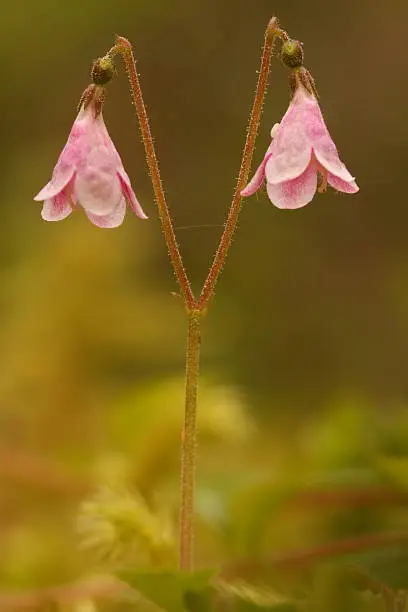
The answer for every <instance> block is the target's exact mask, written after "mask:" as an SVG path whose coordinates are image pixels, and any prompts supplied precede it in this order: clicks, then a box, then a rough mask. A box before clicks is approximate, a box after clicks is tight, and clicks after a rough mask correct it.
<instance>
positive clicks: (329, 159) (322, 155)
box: [313, 134, 354, 183]
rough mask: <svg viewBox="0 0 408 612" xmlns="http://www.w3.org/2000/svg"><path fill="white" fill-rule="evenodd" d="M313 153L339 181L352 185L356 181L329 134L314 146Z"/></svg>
mask: <svg viewBox="0 0 408 612" xmlns="http://www.w3.org/2000/svg"><path fill="white" fill-rule="evenodd" d="M313 151H314V154H315V156H316V159H317V161H318V162H319V163H320V164H321V165H322V166H323V167H324V168H326V170H327V171H328V172H330V174H334V176H337V177H338V178H339V179H342V180H343V181H346V182H347V183H350V182H351V181H354V176H352V175H351V174H350V172H349V171H348V170H347V168H346V166H345V165H344V164H343V162H342V161H341V159H340V158H339V154H338V152H337V149H336V146H335V144H334V142H333V141H332V139H331V138H330V136H329V134H327V137H325V138H321V139H320V140H319V142H318V143H315V144H314V145H313Z"/></svg>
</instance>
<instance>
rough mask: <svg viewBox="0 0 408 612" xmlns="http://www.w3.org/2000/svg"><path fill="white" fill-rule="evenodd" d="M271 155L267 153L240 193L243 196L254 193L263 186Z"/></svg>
mask: <svg viewBox="0 0 408 612" xmlns="http://www.w3.org/2000/svg"><path fill="white" fill-rule="evenodd" d="M269 157H270V155H268V154H266V155H265V157H264V159H263V160H262V162H261V163H260V164H259V166H258V168H257V169H256V171H255V174H254V176H253V177H252V178H251V180H250V181H249V183H248V185H247V186H246V187H245V188H244V189H243V190H242V191H241V193H240V195H242V197H243V198H246V197H248V196H251V195H253V194H254V193H255V192H256V191H258V189H259V188H260V187H261V185H262V183H263V182H264V180H265V166H266V163H267V161H268V159H269Z"/></svg>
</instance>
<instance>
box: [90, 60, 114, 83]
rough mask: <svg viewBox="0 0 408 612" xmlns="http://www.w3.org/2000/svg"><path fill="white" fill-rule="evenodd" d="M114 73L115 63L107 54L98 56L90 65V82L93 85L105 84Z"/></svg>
mask: <svg viewBox="0 0 408 612" xmlns="http://www.w3.org/2000/svg"><path fill="white" fill-rule="evenodd" d="M114 74H115V64H114V62H113V59H112V58H111V57H110V56H109V55H105V57H100V58H99V59H97V60H96V61H95V62H94V65H93V66H92V72H91V77H92V82H93V83H94V84H95V85H106V83H109V81H110V80H111V79H112V78H113V76H114Z"/></svg>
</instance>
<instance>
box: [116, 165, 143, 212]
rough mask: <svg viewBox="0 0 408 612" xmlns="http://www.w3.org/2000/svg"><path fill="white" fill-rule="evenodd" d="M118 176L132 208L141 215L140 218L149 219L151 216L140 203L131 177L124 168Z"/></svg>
mask: <svg viewBox="0 0 408 612" xmlns="http://www.w3.org/2000/svg"><path fill="white" fill-rule="evenodd" d="M118 176H119V180H120V182H121V185H122V193H123V195H124V196H125V198H126V199H127V201H128V202H129V206H130V208H131V209H132V210H133V212H134V213H135V214H136V215H137V216H138V217H139V219H148V218H149V217H148V216H147V215H145V213H144V212H143V208H142V205H141V204H140V202H139V200H138V199H137V197H136V195H135V192H134V191H133V189H132V185H131V183H130V178H129V177H128V175H127V174H126V172H125V170H124V169H123V168H122V170H120V171H119V172H118Z"/></svg>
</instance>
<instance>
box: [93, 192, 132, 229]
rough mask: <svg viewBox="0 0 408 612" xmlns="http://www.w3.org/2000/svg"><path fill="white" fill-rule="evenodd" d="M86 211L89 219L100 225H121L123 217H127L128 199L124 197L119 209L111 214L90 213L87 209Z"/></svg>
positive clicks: (109, 226) (105, 226) (107, 226)
mask: <svg viewBox="0 0 408 612" xmlns="http://www.w3.org/2000/svg"><path fill="white" fill-rule="evenodd" d="M85 212H86V215H87V217H88V219H89V220H90V221H91V222H92V223H93V224H94V225H97V226H98V227H103V228H111V227H119V225H122V223H123V219H124V218H125V214H126V201H125V199H124V198H122V200H121V201H120V204H119V206H118V207H117V209H116V210H115V211H114V212H112V213H110V214H109V215H94V214H93V213H90V212H88V211H87V210H85Z"/></svg>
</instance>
